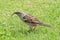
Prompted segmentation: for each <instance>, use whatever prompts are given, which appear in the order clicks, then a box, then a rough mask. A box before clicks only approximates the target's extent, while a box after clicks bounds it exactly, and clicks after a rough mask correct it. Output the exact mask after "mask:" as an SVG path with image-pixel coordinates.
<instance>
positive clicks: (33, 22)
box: [13, 11, 51, 31]
mask: <svg viewBox="0 0 60 40" xmlns="http://www.w3.org/2000/svg"><path fill="white" fill-rule="evenodd" d="M13 14H16V15H17V16H19V18H20V19H21V20H22V21H23V22H25V23H26V24H27V25H29V27H30V29H29V31H30V30H36V27H37V25H41V26H46V27H51V25H48V24H45V23H43V22H41V21H40V20H38V19H37V18H35V17H34V16H32V15H30V14H28V13H25V12H21V11H18V12H14V13H13Z"/></svg>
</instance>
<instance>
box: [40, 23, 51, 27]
mask: <svg viewBox="0 0 60 40" xmlns="http://www.w3.org/2000/svg"><path fill="white" fill-rule="evenodd" d="M39 25H41V26H46V27H50V28H51V27H52V26H51V25H49V24H44V23H40V24H39Z"/></svg>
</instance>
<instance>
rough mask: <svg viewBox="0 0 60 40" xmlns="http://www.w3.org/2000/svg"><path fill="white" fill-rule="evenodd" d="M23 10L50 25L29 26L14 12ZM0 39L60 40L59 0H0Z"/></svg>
mask: <svg viewBox="0 0 60 40" xmlns="http://www.w3.org/2000/svg"><path fill="white" fill-rule="evenodd" d="M19 10H23V11H25V12H28V13H29V14H31V15H33V16H34V17H36V18H38V19H39V20H41V21H43V22H44V23H48V24H51V25H52V28H47V27H44V26H38V27H37V31H32V32H30V33H28V32H26V31H27V30H28V29H29V27H28V25H26V24H25V23H24V22H22V21H21V20H20V19H19V17H18V16H17V15H14V16H11V15H12V14H13V13H14V12H16V11H19ZM0 40H60V0H14V1H13V0H0Z"/></svg>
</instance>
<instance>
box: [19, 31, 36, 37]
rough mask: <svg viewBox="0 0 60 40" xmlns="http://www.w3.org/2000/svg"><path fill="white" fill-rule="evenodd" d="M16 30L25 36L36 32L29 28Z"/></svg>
mask: <svg viewBox="0 0 60 40" xmlns="http://www.w3.org/2000/svg"><path fill="white" fill-rule="evenodd" d="M18 31H19V32H20V33H22V34H25V35H27V36H28V35H30V33H34V34H35V33H36V31H34V30H30V31H29V30H23V31H22V30H18Z"/></svg>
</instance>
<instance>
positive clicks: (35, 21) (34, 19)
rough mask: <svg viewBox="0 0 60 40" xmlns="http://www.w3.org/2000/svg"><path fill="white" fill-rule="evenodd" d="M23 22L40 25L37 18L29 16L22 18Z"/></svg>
mask: <svg viewBox="0 0 60 40" xmlns="http://www.w3.org/2000/svg"><path fill="white" fill-rule="evenodd" d="M23 20H24V21H25V22H27V23H34V24H39V23H40V21H39V20H38V19H37V18H34V17H33V16H31V15H25V16H24V17H23Z"/></svg>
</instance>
